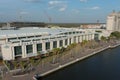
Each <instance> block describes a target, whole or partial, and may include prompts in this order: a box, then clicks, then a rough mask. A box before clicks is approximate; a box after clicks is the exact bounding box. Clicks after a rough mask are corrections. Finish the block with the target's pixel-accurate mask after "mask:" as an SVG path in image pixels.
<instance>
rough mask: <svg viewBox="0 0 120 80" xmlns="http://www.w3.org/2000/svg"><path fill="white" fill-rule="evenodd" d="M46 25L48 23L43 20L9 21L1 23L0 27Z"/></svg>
mask: <svg viewBox="0 0 120 80" xmlns="http://www.w3.org/2000/svg"><path fill="white" fill-rule="evenodd" d="M8 25H9V27H17V28H20V27H45V26H46V24H45V23H42V22H7V23H0V27H6V26H8Z"/></svg>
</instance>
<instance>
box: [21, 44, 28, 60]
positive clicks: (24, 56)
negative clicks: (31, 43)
mask: <svg viewBox="0 0 120 80" xmlns="http://www.w3.org/2000/svg"><path fill="white" fill-rule="evenodd" d="M21 47H22V58H26V55H27V53H26V45H22V46H21Z"/></svg>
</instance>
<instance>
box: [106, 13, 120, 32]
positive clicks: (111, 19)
mask: <svg viewBox="0 0 120 80" xmlns="http://www.w3.org/2000/svg"><path fill="white" fill-rule="evenodd" d="M107 30H109V31H120V12H115V11H113V12H112V13H111V14H110V15H108V17H107Z"/></svg>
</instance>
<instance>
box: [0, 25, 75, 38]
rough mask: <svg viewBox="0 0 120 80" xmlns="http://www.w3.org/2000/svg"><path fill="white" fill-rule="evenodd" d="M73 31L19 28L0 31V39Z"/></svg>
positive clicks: (65, 29)
mask: <svg viewBox="0 0 120 80" xmlns="http://www.w3.org/2000/svg"><path fill="white" fill-rule="evenodd" d="M71 31H75V29H72V28H37V27H33V28H31V27H29V28H20V29H18V30H0V38H3V37H12V36H26V35H28V36H30V35H37V34H38V35H40V34H47V35H57V34H60V33H65V32H71Z"/></svg>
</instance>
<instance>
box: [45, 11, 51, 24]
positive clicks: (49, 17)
mask: <svg viewBox="0 0 120 80" xmlns="http://www.w3.org/2000/svg"><path fill="white" fill-rule="evenodd" d="M44 13H45V16H46V17H47V18H48V21H49V22H48V23H51V22H52V18H51V16H50V15H49V14H48V13H47V12H46V11H45V10H44Z"/></svg>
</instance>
